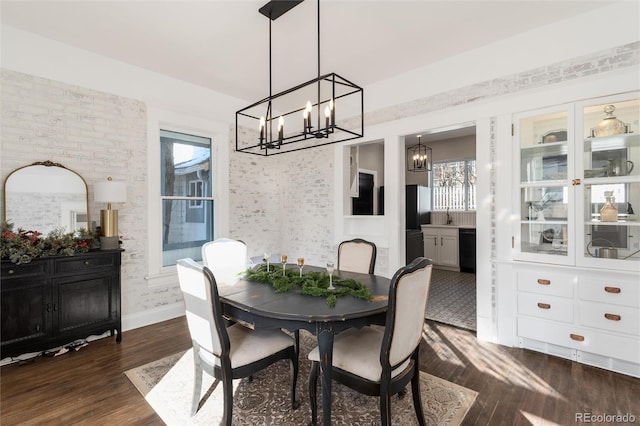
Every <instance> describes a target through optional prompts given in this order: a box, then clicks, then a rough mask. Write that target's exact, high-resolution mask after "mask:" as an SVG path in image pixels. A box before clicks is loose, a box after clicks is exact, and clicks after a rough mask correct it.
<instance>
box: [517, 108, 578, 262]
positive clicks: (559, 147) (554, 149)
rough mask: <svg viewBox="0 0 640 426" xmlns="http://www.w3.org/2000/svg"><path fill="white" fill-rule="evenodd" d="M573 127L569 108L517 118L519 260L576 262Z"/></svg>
mask: <svg viewBox="0 0 640 426" xmlns="http://www.w3.org/2000/svg"><path fill="white" fill-rule="evenodd" d="M572 123H573V119H572V113H571V109H570V108H568V107H563V108H556V109H547V110H543V111H538V112H537V113H535V114H534V115H528V116H521V117H519V118H516V121H515V128H514V136H515V138H516V140H517V141H518V143H519V149H518V150H517V154H518V159H517V161H516V164H519V182H518V185H519V194H518V195H517V196H518V205H519V208H520V219H519V223H520V230H519V238H517V244H518V247H516V253H517V254H516V257H517V258H520V259H523V260H524V259H530V260H536V259H538V258H539V257H540V256H544V257H545V258H546V261H547V262H551V263H562V264H565V263H569V262H572V260H570V259H569V257H570V254H571V253H570V249H569V248H570V244H569V241H570V240H571V232H572V227H571V226H570V225H571V224H570V221H569V220H568V218H569V215H570V214H571V211H572V204H573V203H571V202H570V200H571V199H572V197H573V191H572V188H571V186H570V185H569V182H570V177H571V176H572V174H573V167H572V161H573V160H572V158H571V152H570V146H571V145H570V144H569V141H571V140H572V138H573V131H572ZM570 210H571V211H570ZM538 260H539V259H538Z"/></svg>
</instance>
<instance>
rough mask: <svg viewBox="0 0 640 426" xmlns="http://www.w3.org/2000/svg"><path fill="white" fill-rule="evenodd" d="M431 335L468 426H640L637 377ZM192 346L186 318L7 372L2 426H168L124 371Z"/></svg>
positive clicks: (428, 360) (426, 364)
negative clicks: (468, 401)
mask: <svg viewBox="0 0 640 426" xmlns="http://www.w3.org/2000/svg"><path fill="white" fill-rule="evenodd" d="M425 330H426V336H427V342H428V344H427V343H425V345H424V347H423V348H422V350H421V356H422V360H421V369H422V370H423V371H426V372H428V373H430V374H433V375H435V376H438V377H442V378H444V379H446V380H449V381H452V382H455V383H457V384H459V385H462V386H465V387H467V388H470V389H474V390H476V391H477V392H478V393H479V395H478V398H477V400H476V402H475V404H474V405H473V407H472V408H471V410H470V411H469V413H468V414H467V417H466V418H465V421H464V424H469V425H472V424H474V425H528V424H535V425H539V424H545V425H552V424H560V425H569V424H575V423H576V422H575V415H576V413H592V414H594V415H595V414H625V413H631V414H633V415H635V417H636V421H637V422H638V421H640V397H639V395H640V379H636V378H632V377H628V376H624V375H621V374H616V373H611V372H608V371H604V370H601V369H597V368H593V367H588V366H585V365H581V364H577V363H573V362H570V361H566V360H563V359H559V358H555V357H552V356H547V355H543V354H539V353H535V352H531V351H528V350H523V349H512V348H506V347H503V346H499V345H495V344H491V343H486V342H478V341H477V340H476V338H475V334H474V333H473V332H470V331H466V330H462V329H457V328H454V327H449V326H445V325H440V324H437V323H433V322H428V323H427V327H426V329H425ZM189 347H190V338H189V335H188V331H187V327H186V322H185V320H184V317H182V318H177V319H174V320H170V321H166V322H163V323H159V324H155V325H152V326H149V327H144V328H139V329H136V330H131V331H127V332H125V333H124V334H123V340H122V344H116V343H115V341H114V339H113V338H106V339H101V340H98V341H94V342H92V343H91V344H90V345H89V346H87V347H85V348H83V349H80V350H79V351H78V352H74V351H72V352H70V353H67V354H64V355H61V356H59V357H55V358H37V359H35V361H33V362H30V363H27V364H24V365H16V364H12V365H8V366H4V367H2V368H1V369H0V380H1V388H0V392H1V400H0V402H1V405H0V410H1V411H0V423H1V424H2V425H3V426H8V425H17V424H20V425H24V424H48V425H59V424H65V425H68V424H87V425H89V424H90V425H107V424H108V425H161V424H162V421H161V420H160V418H159V417H158V416H156V415H155V413H154V412H153V410H152V409H151V408H150V407H149V405H147V403H146V402H145V400H144V398H142V396H141V395H140V394H139V393H138V391H137V390H136V388H135V387H134V386H133V385H132V384H131V383H130V382H129V380H128V379H127V378H126V376H125V375H124V374H123V373H124V372H125V371H126V370H128V369H130V368H133V367H136V366H138V365H141V364H145V363H147V362H150V361H153V360H156V359H159V358H161V357H164V356H166V355H170V354H173V353H175V352H178V351H180V350H185V349H188V348H189ZM298 386H304V378H303V380H301V382H299V383H298ZM305 405H306V407H307V408H308V404H303V406H302V407H305Z"/></svg>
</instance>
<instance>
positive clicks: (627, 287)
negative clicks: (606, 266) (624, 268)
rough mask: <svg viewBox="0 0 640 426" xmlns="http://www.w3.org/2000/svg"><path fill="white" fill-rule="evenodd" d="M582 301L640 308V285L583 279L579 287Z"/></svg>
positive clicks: (610, 280) (611, 280) (627, 282)
mask: <svg viewBox="0 0 640 426" xmlns="http://www.w3.org/2000/svg"><path fill="white" fill-rule="evenodd" d="M578 291H579V297H580V299H582V300H592V301H594V302H604V303H614V304H616V305H625V306H634V307H636V308H640V284H638V282H635V283H633V282H629V281H622V280H619V279H618V280H616V279H615V278H614V279H606V278H603V279H597V278H582V279H580V284H579V286H578Z"/></svg>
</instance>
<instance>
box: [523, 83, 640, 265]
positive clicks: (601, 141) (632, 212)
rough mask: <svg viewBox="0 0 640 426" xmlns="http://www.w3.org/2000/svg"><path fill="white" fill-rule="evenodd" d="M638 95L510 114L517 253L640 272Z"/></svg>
mask: <svg viewBox="0 0 640 426" xmlns="http://www.w3.org/2000/svg"><path fill="white" fill-rule="evenodd" d="M639 117H640V99H639V98H638V93H630V94H626V95H617V96H612V97H609V98H599V99H595V100H589V101H583V102H578V103H573V104H567V105H561V106H557V107H552V108H547V109H543V110H538V111H533V112H528V113H524V114H520V115H517V116H516V117H515V119H514V123H513V127H514V132H513V133H514V139H515V140H514V145H515V146H517V149H515V150H514V164H515V165H516V167H515V168H516V173H515V182H514V185H515V187H516V188H517V190H516V191H514V207H515V211H516V212H517V214H518V220H517V221H515V227H514V238H513V239H514V244H513V246H514V258H515V259H517V260H522V261H534V262H544V263H553V264H559V265H569V266H585V267H597V268H611V269H615V270H626V271H640V220H639V219H640V124H639V122H638V121H639Z"/></svg>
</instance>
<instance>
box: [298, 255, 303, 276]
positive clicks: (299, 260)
mask: <svg viewBox="0 0 640 426" xmlns="http://www.w3.org/2000/svg"><path fill="white" fill-rule="evenodd" d="M298 268H300V278H302V268H304V257H299V258H298Z"/></svg>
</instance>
